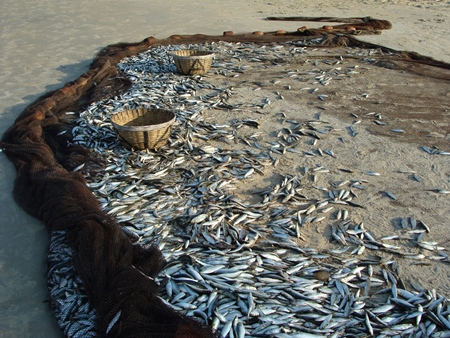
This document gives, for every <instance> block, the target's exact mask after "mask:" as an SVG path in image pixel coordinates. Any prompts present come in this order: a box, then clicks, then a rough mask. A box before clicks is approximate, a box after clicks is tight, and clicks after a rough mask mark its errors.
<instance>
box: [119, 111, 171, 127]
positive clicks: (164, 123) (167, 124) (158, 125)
mask: <svg viewBox="0 0 450 338" xmlns="http://www.w3.org/2000/svg"><path fill="white" fill-rule="evenodd" d="M163 110H165V109H163ZM165 111H166V112H168V113H170V114H172V115H173V117H172V118H171V119H170V120H169V121H167V122H163V123H158V124H151V125H146V126H123V125H120V124H117V123H115V122H114V121H113V117H114V116H115V115H117V114H121V113H125V112H127V110H124V111H121V112H117V113H116V114H114V115H112V116H111V124H112V125H113V126H114V128H115V129H116V130H117V131H152V130H157V129H163V128H167V127H169V126H171V125H172V124H173V123H174V122H175V120H176V115H175V113H174V112H172V111H170V110H165Z"/></svg>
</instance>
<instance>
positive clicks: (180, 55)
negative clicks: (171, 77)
mask: <svg viewBox="0 0 450 338" xmlns="http://www.w3.org/2000/svg"><path fill="white" fill-rule="evenodd" d="M213 56H214V53H211V52H208V51H200V50H193V49H183V50H177V51H174V52H173V53H172V57H173V60H174V62H175V65H176V66H177V68H178V71H179V72H180V73H181V74H184V75H195V74H200V75H202V74H205V73H207V72H208V70H209V68H211V63H212V58H213Z"/></svg>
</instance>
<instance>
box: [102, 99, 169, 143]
mask: <svg viewBox="0 0 450 338" xmlns="http://www.w3.org/2000/svg"><path fill="white" fill-rule="evenodd" d="M111 122H112V124H113V126H114V129H115V130H116V133H117V135H118V137H119V139H120V141H121V142H122V144H123V145H124V146H125V147H126V148H128V149H132V148H134V149H139V150H142V149H158V148H161V147H162V146H163V145H164V144H166V141H167V139H168V138H169V135H170V128H171V126H172V124H173V123H174V122H175V114H174V113H173V112H171V111H168V110H164V109H147V108H138V109H132V110H125V111H123V112H120V113H117V114H114V115H113V116H111Z"/></svg>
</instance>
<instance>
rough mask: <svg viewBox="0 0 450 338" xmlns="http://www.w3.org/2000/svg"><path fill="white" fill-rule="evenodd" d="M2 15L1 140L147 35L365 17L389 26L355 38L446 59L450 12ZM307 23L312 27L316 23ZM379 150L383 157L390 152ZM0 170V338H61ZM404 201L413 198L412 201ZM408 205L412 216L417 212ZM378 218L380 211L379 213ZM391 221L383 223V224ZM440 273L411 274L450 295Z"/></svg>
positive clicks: (55, 10) (85, 8)
mask: <svg viewBox="0 0 450 338" xmlns="http://www.w3.org/2000/svg"><path fill="white" fill-rule="evenodd" d="M2 8H3V10H2V12H1V13H0V21H1V22H2V28H1V34H0V43H1V46H2V49H1V50H2V52H1V54H0V66H1V69H2V72H1V75H0V77H1V84H0V86H1V89H2V90H1V91H0V116H1V119H0V133H1V134H2V133H3V132H4V131H5V130H6V129H7V128H8V127H9V126H10V125H11V124H12V123H13V121H14V119H15V118H16V117H17V116H18V114H19V113H20V112H21V111H22V110H23V109H24V108H25V107H26V106H27V105H29V104H30V103H31V102H33V101H34V100H35V99H36V98H38V97H39V96H40V95H42V94H44V93H45V92H47V91H49V90H53V89H57V88H60V87H62V86H63V85H64V83H66V82H67V81H71V80H74V79H76V78H77V77H78V76H79V75H80V74H82V73H83V72H85V71H86V70H87V67H88V65H89V63H90V61H91V60H92V58H93V57H94V55H95V54H96V53H97V52H98V51H99V50H100V49H101V48H103V47H104V46H106V45H109V44H112V43H116V42H119V41H126V42H133V41H140V40H142V39H143V38H145V37H148V36H155V37H156V38H165V37H168V36H170V35H172V34H177V33H182V34H193V33H204V34H222V32H223V31H229V30H232V31H234V32H236V33H239V32H251V31H255V30H262V31H273V30H277V29H285V30H295V29H296V28H297V27H299V26H302V25H303V23H299V22H270V21H265V20H264V18H265V17H267V16H335V17H362V16H369V15H370V16H372V17H375V18H378V19H386V20H389V21H390V22H391V23H392V24H393V28H392V29H391V30H389V31H383V32H382V34H381V35H373V36H361V37H360V38H361V39H362V40H365V41H369V42H373V43H377V44H382V45H384V46H387V47H390V48H394V49H398V50H409V51H415V52H418V53H420V54H423V55H426V56H431V57H433V58H435V59H437V60H441V61H445V62H450V54H449V53H448V50H449V47H450V38H449V36H448V19H447V18H448V16H449V14H450V2H449V1H406V0H397V1H375V0H372V1H369V0H367V1H362V0H357V1H339V0H338V1H330V0H324V1H320V2H313V1H310V2H306V1H294V0H291V1H281V0H273V1H270V2H269V1H267V2H266V1H247V2H245V3H243V2H242V1H236V0H232V1H227V2H224V1H190V2H185V1H179V0H175V1H171V2H170V4H169V3H168V2H167V1H153V3H150V2H148V1H143V0H136V1H130V2H118V1H117V2H111V1H106V0H102V1H96V2H92V1H77V2H74V1H66V0H64V1H40V2H35V1H20V2H17V1H11V0H5V1H3V3H2ZM305 24H306V25H307V26H310V27H315V26H321V25H323V23H320V24H319V23H316V24H315V23H305ZM425 88H426V87H425ZM443 95H444V96H443V98H444V100H446V102H448V100H449V94H448V90H447V91H446V92H445V90H444V92H443ZM438 122H439V121H438ZM447 130H448V128H447ZM447 132H448V131H447ZM443 137H444V138H443V140H444V142H443V143H442V144H443V147H445V145H446V144H447V149H444V150H447V151H449V149H448V135H443ZM446 137H447V138H446ZM445 138H446V139H445ZM445 140H447V143H445ZM386 153H387V154H389V149H387V150H386ZM394 153H395V152H394ZM391 155H392V154H391ZM401 155H402V156H404V157H405V164H408V163H410V164H411V165H414V166H417V165H418V164H417V163H415V159H414V158H411V157H408V156H409V155H408V154H401ZM359 159H361V160H364V161H367V163H370V162H371V155H370V153H361V154H360V155H359ZM442 161H443V160H442ZM423 165H424V166H425V165H427V163H424V164H423ZM0 166H1V171H0V219H1V220H2V221H1V227H0V337H59V336H61V333H60V332H59V329H58V327H57V326H56V323H55V321H54V319H53V315H52V313H51V310H50V307H49V305H48V303H47V302H46V298H47V289H46V276H45V273H46V252H47V245H48V234H47V232H46V230H45V228H44V226H43V225H42V223H40V222H39V221H37V220H36V219H34V218H32V217H30V216H28V215H27V214H25V213H24V212H23V211H22V210H21V209H20V208H19V207H18V206H17V205H16V204H15V202H14V200H13V198H12V195H11V191H12V185H13V180H14V177H15V170H14V168H13V166H12V165H11V163H10V162H9V161H8V160H7V159H6V157H5V156H3V155H1V156H0ZM446 168H448V160H447V167H446V163H445V162H443V163H442V164H439V166H438V167H437V168H436V169H435V171H436V178H435V180H436V181H435V183H436V184H438V183H439V184H441V185H443V186H444V187H446V188H447V189H449V173H448V169H446ZM380 198H381V196H380V195H376V197H374V198H373V199H374V201H375V202H376V201H377V200H378V199H380ZM410 198H411V200H413V199H414V196H410ZM433 198H434V199H433ZM433 198H430V199H428V200H425V201H424V202H422V201H423V200H424V199H422V200H421V203H425V205H422V206H421V207H422V208H423V210H427V207H431V206H433V204H434V203H436V199H435V198H436V197H435V196H433ZM440 201H441V202H442V200H440ZM447 201H448V197H447ZM443 206H444V207H448V202H443ZM411 208H412V210H413V211H414V212H415V210H419V208H417V209H415V208H416V207H411ZM381 211H383V212H385V210H382V209H381V208H380V212H381ZM388 211H389V212H392V210H388ZM418 212H419V214H420V211H418ZM445 215H448V209H447V211H445V209H444V210H443V211H442V214H440V215H438V217H437V219H439V224H438V225H437V227H436V229H438V232H436V234H438V235H441V236H443V238H442V239H441V241H443V242H445V241H447V247H448V240H449V238H448V235H446V231H445V229H446V228H448V225H449V224H448V220H446V216H445ZM388 219H389V217H388V216H386V220H388ZM430 221H431V222H432V221H433V218H431V220H430ZM317 245H323V244H320V243H317ZM439 269H446V270H444V271H442V270H439ZM439 269H438V270H436V271H429V270H426V269H423V268H422V267H418V268H417V269H416V270H411V271H410V272H409V273H410V274H411V275H414V273H416V275H417V278H418V280H419V281H420V282H423V284H425V285H426V286H427V287H430V286H431V287H432V286H433V285H437V288H438V290H439V291H441V292H445V290H446V292H447V296H449V293H448V285H447V289H445V286H446V281H447V280H448V277H445V276H448V274H449V271H448V270H449V267H448V265H447V266H445V267H444V266H441V267H439ZM446 278H447V279H446ZM447 284H448V283H447Z"/></svg>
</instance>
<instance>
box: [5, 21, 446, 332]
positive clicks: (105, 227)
mask: <svg viewBox="0 0 450 338" xmlns="http://www.w3.org/2000/svg"><path fill="white" fill-rule="evenodd" d="M269 19H272V20H277V19H280V18H269ZM281 19H284V20H286V19H292V20H300V21H307V18H281ZM322 19H323V20H322V21H338V20H337V19H336V18H322ZM316 21H317V20H316ZM319 21H320V20H319ZM343 22H346V24H343V25H339V26H335V27H334V28H333V29H332V30H330V28H329V27H324V28H321V29H299V31H297V32H292V33H289V32H280V31H278V32H269V33H266V34H264V35H259V34H240V35H233V34H232V33H230V32H226V34H224V35H223V36H208V35H190V36H186V35H177V36H171V37H170V38H168V39H164V40H157V39H155V38H152V37H150V38H147V39H145V40H143V41H142V42H139V43H132V44H129V43H119V44H115V45H111V46H108V47H106V48H104V49H103V50H102V51H101V52H100V53H99V54H98V55H97V57H96V58H95V59H94V61H93V62H92V64H91V66H90V68H89V71H88V72H87V73H85V74H83V75H81V76H80V77H79V78H78V79H77V80H75V81H73V82H69V83H67V84H66V85H65V86H64V87H63V88H61V89H59V90H56V91H54V92H50V93H47V94H45V95H44V96H42V97H40V98H39V99H38V100H36V102H34V103H32V104H31V105H30V106H28V107H27V108H26V109H25V110H24V111H23V112H22V114H20V116H19V117H18V118H17V120H16V121H15V123H14V124H13V125H12V126H11V127H10V128H9V129H8V130H7V132H6V133H5V134H4V135H3V138H2V142H1V147H2V149H3V151H4V152H5V154H6V155H7V156H8V158H9V159H10V160H11V161H12V162H13V163H14V165H15V167H16V170H17V178H16V181H15V186H14V191H13V194H14V198H15V200H16V201H17V203H18V204H19V205H20V206H21V207H22V208H23V209H24V210H26V211H27V212H28V213H30V214H31V215H33V216H35V217H37V218H38V219H40V220H42V221H43V222H44V223H45V225H46V226H47V228H48V230H49V232H50V233H51V236H52V244H51V247H50V252H49V276H50V274H51V272H54V271H56V270H57V268H58V264H59V263H60V262H64V260H67V261H70V262H71V264H73V267H74V269H72V270H70V269H66V270H64V271H63V272H62V273H61V274H60V275H59V277H58V278H57V279H54V280H52V281H51V282H50V284H52V285H53V286H55V287H56V288H57V287H58V284H60V283H61V280H62V279H64V275H66V277H67V275H68V274H74V275H75V276H79V280H78V283H80V284H82V285H83V288H84V290H85V293H86V294H85V295H84V296H83V297H86V298H87V300H88V302H89V304H90V306H91V307H92V309H93V310H92V309H90V310H89V311H91V312H92V313H95V318H96V326H95V328H93V327H91V326H90V324H89V323H87V324H86V325H85V327H84V328H85V330H84V331H82V330H80V328H79V327H78V328H76V329H75V328H71V325H70V324H71V323H70V321H71V317H70V309H61V308H60V311H61V312H60V313H59V318H58V323H59V325H60V326H61V327H62V328H64V333H65V334H66V335H67V336H88V334H94V333H93V332H97V334H98V335H100V336H107V337H180V338H181V337H186V338H187V337H214V336H218V333H215V332H213V331H212V329H211V328H210V327H207V326H206V325H204V324H203V323H202V322H200V321H199V320H197V319H194V318H192V317H189V316H186V315H184V314H183V313H182V312H180V311H175V310H174V309H173V308H172V307H170V306H169V305H167V304H166V303H165V302H163V301H162V300H161V299H160V298H159V297H158V292H159V287H160V286H159V285H158V284H157V283H155V276H157V274H158V273H159V272H160V270H161V269H162V268H163V267H164V265H165V263H166V262H165V260H164V257H163V255H162V254H161V251H160V250H159V248H158V247H157V246H156V245H152V244H149V245H141V244H139V243H138V242H137V240H136V238H135V236H133V234H131V233H128V232H127V231H124V230H123V227H122V226H121V225H120V224H119V223H118V221H117V220H116V219H115V218H114V217H113V216H111V215H110V214H107V213H106V212H105V211H104V210H103V209H102V208H101V206H100V204H99V201H98V199H97V198H96V197H95V196H94V195H93V194H92V192H91V191H90V189H89V188H88V187H87V185H86V178H85V177H89V176H92V177H94V176H95V175H96V174H98V173H101V172H102V170H103V169H104V167H105V163H104V160H103V159H102V158H101V157H100V156H98V155H97V154H96V153H95V152H93V151H92V150H89V149H87V148H85V147H82V146H79V145H76V144H74V142H73V136H72V133H71V130H72V128H73V123H74V121H75V119H76V118H77V116H76V114H67V113H68V112H78V111H80V110H82V109H84V108H85V107H87V106H88V105H89V104H90V103H92V102H96V101H99V100H105V99H108V98H111V97H114V96H116V95H119V94H120V93H123V92H125V91H126V90H127V89H128V88H130V86H131V81H130V80H129V79H127V78H126V77H125V76H123V74H121V72H120V70H118V68H117V63H118V62H119V61H120V60H122V59H123V58H125V57H129V56H133V55H137V54H138V53H141V52H143V51H146V50H149V49H151V48H156V47H158V46H167V45H177V44H186V45H187V44H194V43H205V42H218V41H228V42H255V43H270V42H287V41H296V42H299V43H302V44H304V45H315V46H316V47H317V48H321V47H327V48H330V47H333V46H348V47H350V46H353V47H356V46H357V47H361V48H374V49H378V50H380V51H382V52H385V53H389V52H391V51H392V50H390V49H388V48H384V47H381V46H377V45H372V44H368V43H364V42H361V41H358V40H356V39H355V38H354V36H355V35H359V34H378V33H379V31H378V30H380V29H388V28H390V23H389V22H387V21H382V20H374V19H371V18H363V19H359V18H351V19H344V20H343ZM396 55H400V56H397V58H396V59H395V60H394V61H389V62H387V61H385V64H384V66H392V65H393V62H396V61H398V63H395V67H403V68H405V69H407V70H409V71H412V72H416V73H421V74H426V75H428V76H435V77H436V78H439V77H440V76H442V75H440V73H439V69H442V68H446V69H448V68H449V66H448V65H447V64H444V63H441V62H437V61H435V60H433V59H431V58H427V57H423V56H421V55H418V54H416V53H408V52H403V53H396ZM400 61H401V62H400ZM381 62H382V61H380V63H381ZM422 65H426V67H423V66H422ZM80 166H83V172H84V173H85V175H84V176H83V175H82V174H81V173H80V170H79V168H80ZM49 278H50V277H49ZM53 297H54V299H53V302H57V298H58V296H57V295H56V294H53ZM64 297H68V296H67V295H65V296H64ZM74 297H75V294H74ZM54 305H55V306H56V307H57V306H58V304H54ZM89 311H88V309H87V308H86V313H88V312H89ZM83 332H84V333H83Z"/></svg>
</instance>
